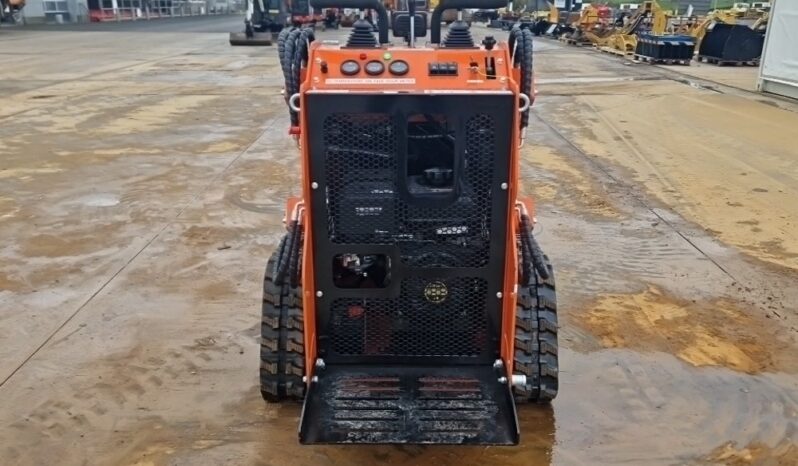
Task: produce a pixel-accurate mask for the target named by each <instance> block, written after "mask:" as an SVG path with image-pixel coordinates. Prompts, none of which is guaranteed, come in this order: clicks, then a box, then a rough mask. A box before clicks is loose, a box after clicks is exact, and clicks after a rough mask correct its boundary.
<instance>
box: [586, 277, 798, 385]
mask: <svg viewBox="0 0 798 466" xmlns="http://www.w3.org/2000/svg"><path fill="white" fill-rule="evenodd" d="M576 324H577V325H579V326H580V327H582V328H583V329H585V330H587V331H588V332H589V333H591V334H593V335H594V336H595V337H596V338H597V340H598V343H599V344H600V346H601V347H604V348H630V349H634V350H639V351H660V352H666V353H670V354H673V355H674V356H676V357H678V358H679V359H681V360H682V361H684V362H686V363H688V364H691V365H693V366H722V367H727V368H729V369H732V370H735V371H740V372H745V373H748V374H756V373H760V372H777V371H786V372H795V371H796V370H798V364H797V363H796V361H795V358H794V357H793V356H792V355H794V354H795V351H796V348H795V347H794V346H792V345H790V344H788V343H786V342H783V341H781V340H780V339H779V338H778V336H777V335H778V333H777V332H779V331H780V329H779V328H778V327H777V325H775V324H773V325H769V324H768V323H767V321H766V319H759V318H757V311H756V310H751V309H746V308H743V307H740V305H738V304H737V303H733V302H731V301H728V300H725V299H718V300H712V301H706V302H697V301H687V300H683V299H678V298H675V297H672V296H668V295H666V294H665V293H664V292H663V291H662V290H660V289H658V288H655V287H653V286H651V287H649V288H648V289H646V290H645V291H643V292H641V293H638V294H605V295H602V296H600V297H599V299H598V300H597V301H596V302H595V304H594V305H593V306H592V307H591V308H590V309H589V310H588V311H587V312H586V313H584V314H582V315H581V316H578V317H577V321H576Z"/></svg>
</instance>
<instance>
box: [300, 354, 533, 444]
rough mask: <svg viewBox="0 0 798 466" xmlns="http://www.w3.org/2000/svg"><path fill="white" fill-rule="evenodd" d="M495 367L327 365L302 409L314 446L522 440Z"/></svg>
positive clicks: (304, 432) (305, 436) (303, 435)
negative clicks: (324, 444)
mask: <svg viewBox="0 0 798 466" xmlns="http://www.w3.org/2000/svg"><path fill="white" fill-rule="evenodd" d="M502 373H503V370H497V369H494V368H493V367H492V366H489V365H486V366H448V367H445V368H441V367H424V366H376V365H374V366H362V365H332V364H329V365H327V367H326V368H324V369H321V370H317V371H316V375H317V376H318V381H316V382H314V383H312V384H311V385H310V389H309V391H308V393H307V396H306V397H305V405H304V407H303V408H302V419H301V421H300V427H299V440H300V442H301V443H303V444H312V443H420V444H486V445H515V444H517V443H518V438H519V432H518V419H517V416H516V411H515V402H514V400H513V395H512V392H511V390H510V387H509V385H508V384H507V383H501V382H499V377H501V376H502V375H503V374H502Z"/></svg>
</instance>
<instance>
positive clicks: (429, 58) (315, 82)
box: [286, 41, 534, 383]
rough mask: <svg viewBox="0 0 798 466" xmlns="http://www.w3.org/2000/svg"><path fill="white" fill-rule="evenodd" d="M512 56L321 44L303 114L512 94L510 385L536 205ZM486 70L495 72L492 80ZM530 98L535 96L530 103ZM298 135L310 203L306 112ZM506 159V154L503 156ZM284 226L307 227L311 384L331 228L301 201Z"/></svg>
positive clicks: (505, 335) (502, 49)
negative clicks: (525, 231) (359, 98)
mask: <svg viewBox="0 0 798 466" xmlns="http://www.w3.org/2000/svg"><path fill="white" fill-rule="evenodd" d="M511 53H512V51H511V50H509V48H508V46H507V44H506V43H498V44H496V45H495V47H493V48H492V50H487V49H486V48H485V47H484V46H482V47H479V48H469V49H451V48H449V49H447V48H440V47H437V46H432V47H430V46H425V47H414V48H410V47H407V46H384V45H383V46H381V47H378V48H373V49H358V48H345V47H342V46H341V45H338V44H332V43H329V42H321V41H317V42H314V43H312V44H311V47H310V51H309V57H308V62H307V66H306V68H305V69H304V70H303V73H302V75H301V77H302V85H301V88H300V96H299V99H298V100H299V102H298V104H299V107H300V108H304V107H305V99H306V98H307V96H309V95H312V94H317V93H326V94H337V93H340V94H374V95H380V94H401V93H407V94H422V95H444V94H461V95H463V96H465V98H467V96H468V95H477V94H506V95H510V94H511V95H515V96H516V97H517V98H516V99H514V102H515V104H514V106H515V108H514V110H515V111H514V112H513V115H514V117H513V134H512V137H511V150H510V153H508V154H506V157H509V159H510V160H509V164H508V166H509V167H510V173H508V178H507V179H508V183H507V184H508V186H507V189H508V190H509V192H508V194H509V197H508V199H509V202H508V212H507V217H506V218H507V219H508V222H509V224H508V225H507V236H506V245H507V247H506V249H505V252H506V257H505V269H504V289H503V292H502V293H503V302H502V306H501V308H502V316H501V323H502V329H501V343H500V344H501V349H500V354H501V357H502V360H503V363H504V366H505V368H506V371H507V376H508V378H509V377H511V376H512V374H513V352H514V343H515V338H514V332H515V309H516V296H517V289H518V275H519V271H518V266H517V260H516V258H517V255H518V249H517V246H516V235H517V234H518V229H519V216H520V214H521V213H527V214H529V215H530V217H531V218H534V212H533V204H532V202H531V200H528V199H523V200H519V192H518V189H519V160H520V159H519V149H520V146H521V144H522V137H523V134H522V132H521V131H520V124H519V107H520V106H521V105H523V102H522V101H521V99H520V96H519V92H520V91H519V84H518V83H519V74H520V73H519V70H518V69H517V68H515V67H513V64H512V57H511ZM346 61H355V62H356V63H357V64H358V65H359V67H360V71H359V72H358V73H356V74H354V75H351V74H349V75H347V74H344V73H343V72H342V70H341V66H342V64H343V63H344V62H346ZM396 61H403V62H405V63H406V65H407V72H406V73H403V74H401V75H396V74H392V73H391V72H390V71H389V66H390V64H391V63H393V62H396ZM370 62H378V63H380V64H382V65H383V66H384V67H385V70H384V71H383V72H382V73H379V75H371V74H369V73H367V72H365V67H366V65H367V64H369V63H370ZM431 63H434V64H440V63H446V64H456V68H457V73H456V74H451V75H430V64H431ZM488 65H491V66H492V68H493V71H492V72H488ZM530 97H532V96H530ZM299 121H300V127H299V128H292V134H294V135H295V136H296V137H297V138H298V142H299V145H300V147H301V151H302V158H301V160H302V174H303V176H302V198H303V199H305V200H309V199H310V198H311V193H312V190H313V189H314V188H313V186H312V180H311V177H310V166H309V164H310V157H309V146H310V144H309V140H308V131H307V130H306V128H307V126H308V117H307V115H305V114H304V112H300V120H299ZM500 155H501V154H500ZM288 209H289V210H288V212H287V213H286V218H287V219H288V218H292V219H295V218H299V220H300V222H301V223H302V224H303V225H304V230H305V231H306V234H305V236H304V247H303V250H304V255H303V259H302V260H303V262H302V283H303V305H304V307H303V308H304V335H305V371H306V377H307V379H306V380H307V382H308V383H310V381H311V380H312V378H313V375H314V374H313V373H314V370H315V366H314V361H316V358H317V343H316V338H317V334H318V332H317V328H316V317H315V316H316V309H315V303H316V300H315V293H316V292H315V291H314V290H315V289H316V287H315V283H314V275H315V274H314V269H313V268H314V259H313V257H314V255H313V253H314V251H313V235H312V231H313V228H312V225H313V222H317V221H322V222H323V221H325V219H318V218H315V217H314V216H313V212H312V211H311V203H310V202H303V200H302V199H293V200H292V201H289V204H288Z"/></svg>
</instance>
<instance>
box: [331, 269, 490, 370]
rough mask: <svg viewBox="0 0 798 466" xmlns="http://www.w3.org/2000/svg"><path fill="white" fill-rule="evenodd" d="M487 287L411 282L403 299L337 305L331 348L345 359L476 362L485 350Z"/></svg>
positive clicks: (462, 280) (465, 280)
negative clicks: (439, 358) (430, 358)
mask: <svg viewBox="0 0 798 466" xmlns="http://www.w3.org/2000/svg"><path fill="white" fill-rule="evenodd" d="M486 294H487V282H486V281H485V280H484V279H481V278H472V277H450V278H439V279H438V278H433V279H422V278H417V277H414V278H408V279H406V280H404V281H403V283H402V287H401V294H400V296H399V298H398V299H354V298H342V299H337V300H335V301H333V303H332V315H331V317H332V318H331V321H330V324H331V325H332V329H331V331H330V332H329V334H330V335H331V336H332V349H333V351H334V352H335V353H336V354H338V355H343V356H445V357H477V356H479V355H480V354H481V351H483V350H484V348H486V346H487V344H488V343H489V342H487V341H485V340H486V339H487V338H488V331H487V328H488V319H487V314H486V308H485V304H486V303H485V299H486Z"/></svg>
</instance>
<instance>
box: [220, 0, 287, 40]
mask: <svg viewBox="0 0 798 466" xmlns="http://www.w3.org/2000/svg"><path fill="white" fill-rule="evenodd" d="M246 5H247V10H246V14H245V16H244V31H243V32H231V33H230V45H272V43H273V42H274V41H275V39H276V38H277V34H278V33H279V32H280V31H281V30H282V29H283V27H284V26H285V24H286V21H287V16H288V15H287V14H286V11H285V5H286V4H285V2H284V1H283V0H246Z"/></svg>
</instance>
